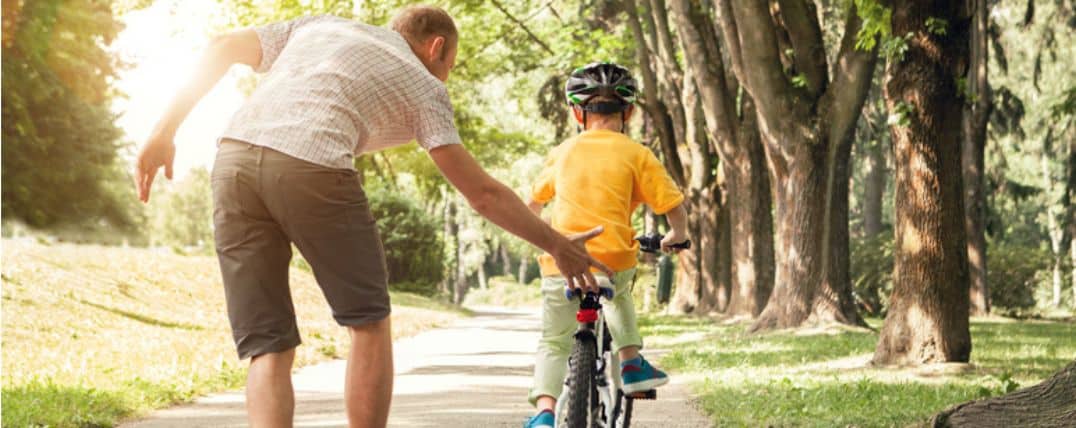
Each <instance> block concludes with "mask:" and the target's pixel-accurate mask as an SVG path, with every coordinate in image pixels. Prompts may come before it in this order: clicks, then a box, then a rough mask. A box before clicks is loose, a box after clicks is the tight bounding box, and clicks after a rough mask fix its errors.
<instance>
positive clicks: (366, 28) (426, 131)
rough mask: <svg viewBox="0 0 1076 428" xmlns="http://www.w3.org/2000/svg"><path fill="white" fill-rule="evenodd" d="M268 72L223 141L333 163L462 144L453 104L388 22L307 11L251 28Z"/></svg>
mask: <svg viewBox="0 0 1076 428" xmlns="http://www.w3.org/2000/svg"><path fill="white" fill-rule="evenodd" d="M255 32H257V34H258V38H259V39H260V41H261V48H262V61H261V64H259V65H258V66H257V67H256V71H258V72H265V73H268V74H267V75H266V76H265V77H264V79H263V80H262V81H261V83H260V84H259V85H258V88H257V89H255V90H254V93H253V94H252V95H251V96H250V98H249V99H248V100H247V101H246V103H244V104H243V106H242V107H240V109H239V111H238V112H236V113H235V116H233V117H232V120H231V122H230V123H229V125H228V127H227V128H226V129H225V131H224V133H223V134H222V138H229V139H234V140H240V141H245V142H248V143H251V144H255V145H259V146H265V147H269V148H271V149H274V150H277V151H280V152H283V153H285V154H288V155H290V156H294V157H296V158H299V159H302V160H305V161H308V162H313V163H316V164H319V165H324V166H327V167H331V168H352V167H353V162H352V159H353V157H354V156H356V155H359V154H362V153H364V152H370V151H375V150H381V149H385V148H389V147H393V146H398V145H401V144H405V143H407V142H409V141H411V140H412V139H417V140H418V143H419V145H421V146H422V147H423V148H425V149H427V150H431V149H433V148H435V147H439V146H443V145H446V144H459V143H460V137H459V133H458V132H457V131H456V126H455V123H454V122H453V113H452V103H451V102H450V101H449V98H448V91H447V90H446V88H445V85H444V83H443V82H441V81H440V80H438V79H437V78H436V77H434V76H433V75H432V74H430V72H429V71H427V70H426V67H425V66H423V65H422V62H420V61H419V59H418V58H417V57H416V56H415V54H414V53H413V52H412V51H411V48H410V46H408V44H407V42H406V41H405V40H404V39H403V37H402V36H401V35H400V34H399V33H397V32H395V31H393V30H391V29H387V28H382V27H376V26H371V25H366V24H363V23H361V22H355V21H351V20H348V19H343V18H338V17H334V16H312V17H303V18H298V19H294V20H291V21H284V22H278V23H275V24H270V25H266V26H264V27H259V28H256V29H255Z"/></svg>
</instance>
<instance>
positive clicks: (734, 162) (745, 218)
mask: <svg viewBox="0 0 1076 428" xmlns="http://www.w3.org/2000/svg"><path fill="white" fill-rule="evenodd" d="M670 6H671V9H672V11H673V16H674V17H675V19H676V22H677V29H678V34H679V36H680V37H679V40H680V44H681V46H682V48H683V51H684V53H685V56H686V57H687V58H689V59H688V60H685V64H686V69H687V71H688V73H687V75H686V76H685V87H688V86H689V85H688V84H689V83H694V84H695V85H697V86H698V94H699V98H700V99H701V105H702V111H703V114H702V116H703V118H704V123H705V125H706V129H707V133H708V136H709V141H710V143H711V146H712V147H713V151H715V152H716V153H717V154H718V155H719V156H720V158H721V170H722V172H723V173H724V178H725V180H724V188H725V191H726V195H727V204H726V205H727V206H726V208H725V210H726V211H727V212H728V214H727V215H723V216H722V217H721V218H722V224H723V225H724V224H725V222H728V224H729V228H730V229H731V230H730V232H729V233H733V234H735V238H734V239H732V238H730V237H729V236H728V235H729V234H724V235H725V236H724V237H723V238H722V240H721V242H722V243H725V242H728V245H729V248H728V250H727V251H724V250H722V251H719V255H720V256H721V257H722V259H721V260H722V263H724V262H725V260H727V263H728V268H727V269H726V268H722V269H720V272H728V274H729V275H730V276H731V284H730V285H729V287H730V288H731V295H730V297H729V301H728V306H727V311H726V312H727V313H730V314H738V315H748V316H756V315H758V313H759V312H761V311H762V307H763V306H765V302H766V299H767V298H768V297H769V292H770V290H771V289H772V287H773V226H772V224H773V222H772V217H771V215H770V209H771V208H770V207H771V202H770V188H769V182H768V180H767V171H766V166H765V162H764V156H765V155H764V154H763V149H762V143H761V142H760V140H759V134H758V122H757V118H756V116H755V111H754V106H753V103H751V102H750V97H747V96H745V97H744V99H743V101H742V104H741V108H742V114H740V115H738V114H737V113H736V111H735V102H734V100H733V95H731V91H730V89H729V82H728V81H727V80H726V79H725V76H726V74H730V73H727V72H726V70H725V69H724V62H723V60H722V56H721V52H720V48H719V46H718V41H717V37H716V34H714V32H715V29H716V27H715V26H714V23H713V22H712V20H711V19H710V17H709V16H708V15H707V14H706V13H704V12H703V11H702V10H701V9H700V8H699V4H697V3H693V2H690V1H687V0H674V1H672V2H671V4H670ZM733 83H734V82H733ZM722 229H723V230H724V227H722ZM720 266H724V264H721V265H720ZM719 306H724V305H719Z"/></svg>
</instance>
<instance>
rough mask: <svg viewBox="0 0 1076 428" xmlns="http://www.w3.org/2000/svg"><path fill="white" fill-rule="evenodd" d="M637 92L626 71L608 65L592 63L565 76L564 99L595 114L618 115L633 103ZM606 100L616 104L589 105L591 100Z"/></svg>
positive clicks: (616, 66)
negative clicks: (566, 77) (601, 97)
mask: <svg viewBox="0 0 1076 428" xmlns="http://www.w3.org/2000/svg"><path fill="white" fill-rule="evenodd" d="M638 90H639V87H638V85H637V84H636V83H635V78H633V77H632V76H631V72H630V71H628V69H626V68H624V67H621V66H619V65H617V64H614V63H611V62H594V63H590V64H587V65H585V66H583V67H579V68H577V69H575V71H573V72H572V74H571V75H570V76H568V83H567V84H566V85H565V86H564V95H565V96H566V97H567V98H568V104H570V105H577V106H580V107H581V108H582V109H583V110H585V111H592V112H595V113H619V112H622V111H625V110H627V109H628V107H629V106H631V105H632V104H633V103H635V93H636V92H637V91H638ZM599 95H601V96H605V97H608V98H611V99H613V100H615V101H613V102H608V101H606V102H598V103H594V104H591V103H590V101H591V99H592V98H594V97H597V96H599Z"/></svg>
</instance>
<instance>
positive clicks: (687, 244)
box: [670, 239, 691, 250]
mask: <svg viewBox="0 0 1076 428" xmlns="http://www.w3.org/2000/svg"><path fill="white" fill-rule="evenodd" d="M670 247H672V248H679V249H681V250H687V249H689V248H691V240H690V239H688V240H687V241H684V242H681V243H679V244H672V245H670Z"/></svg>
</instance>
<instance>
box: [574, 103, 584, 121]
mask: <svg viewBox="0 0 1076 428" xmlns="http://www.w3.org/2000/svg"><path fill="white" fill-rule="evenodd" d="M572 114H573V115H574V116H575V121H576V122H577V123H579V124H580V125H582V124H583V110H582V109H580V108H579V106H572Z"/></svg>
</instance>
